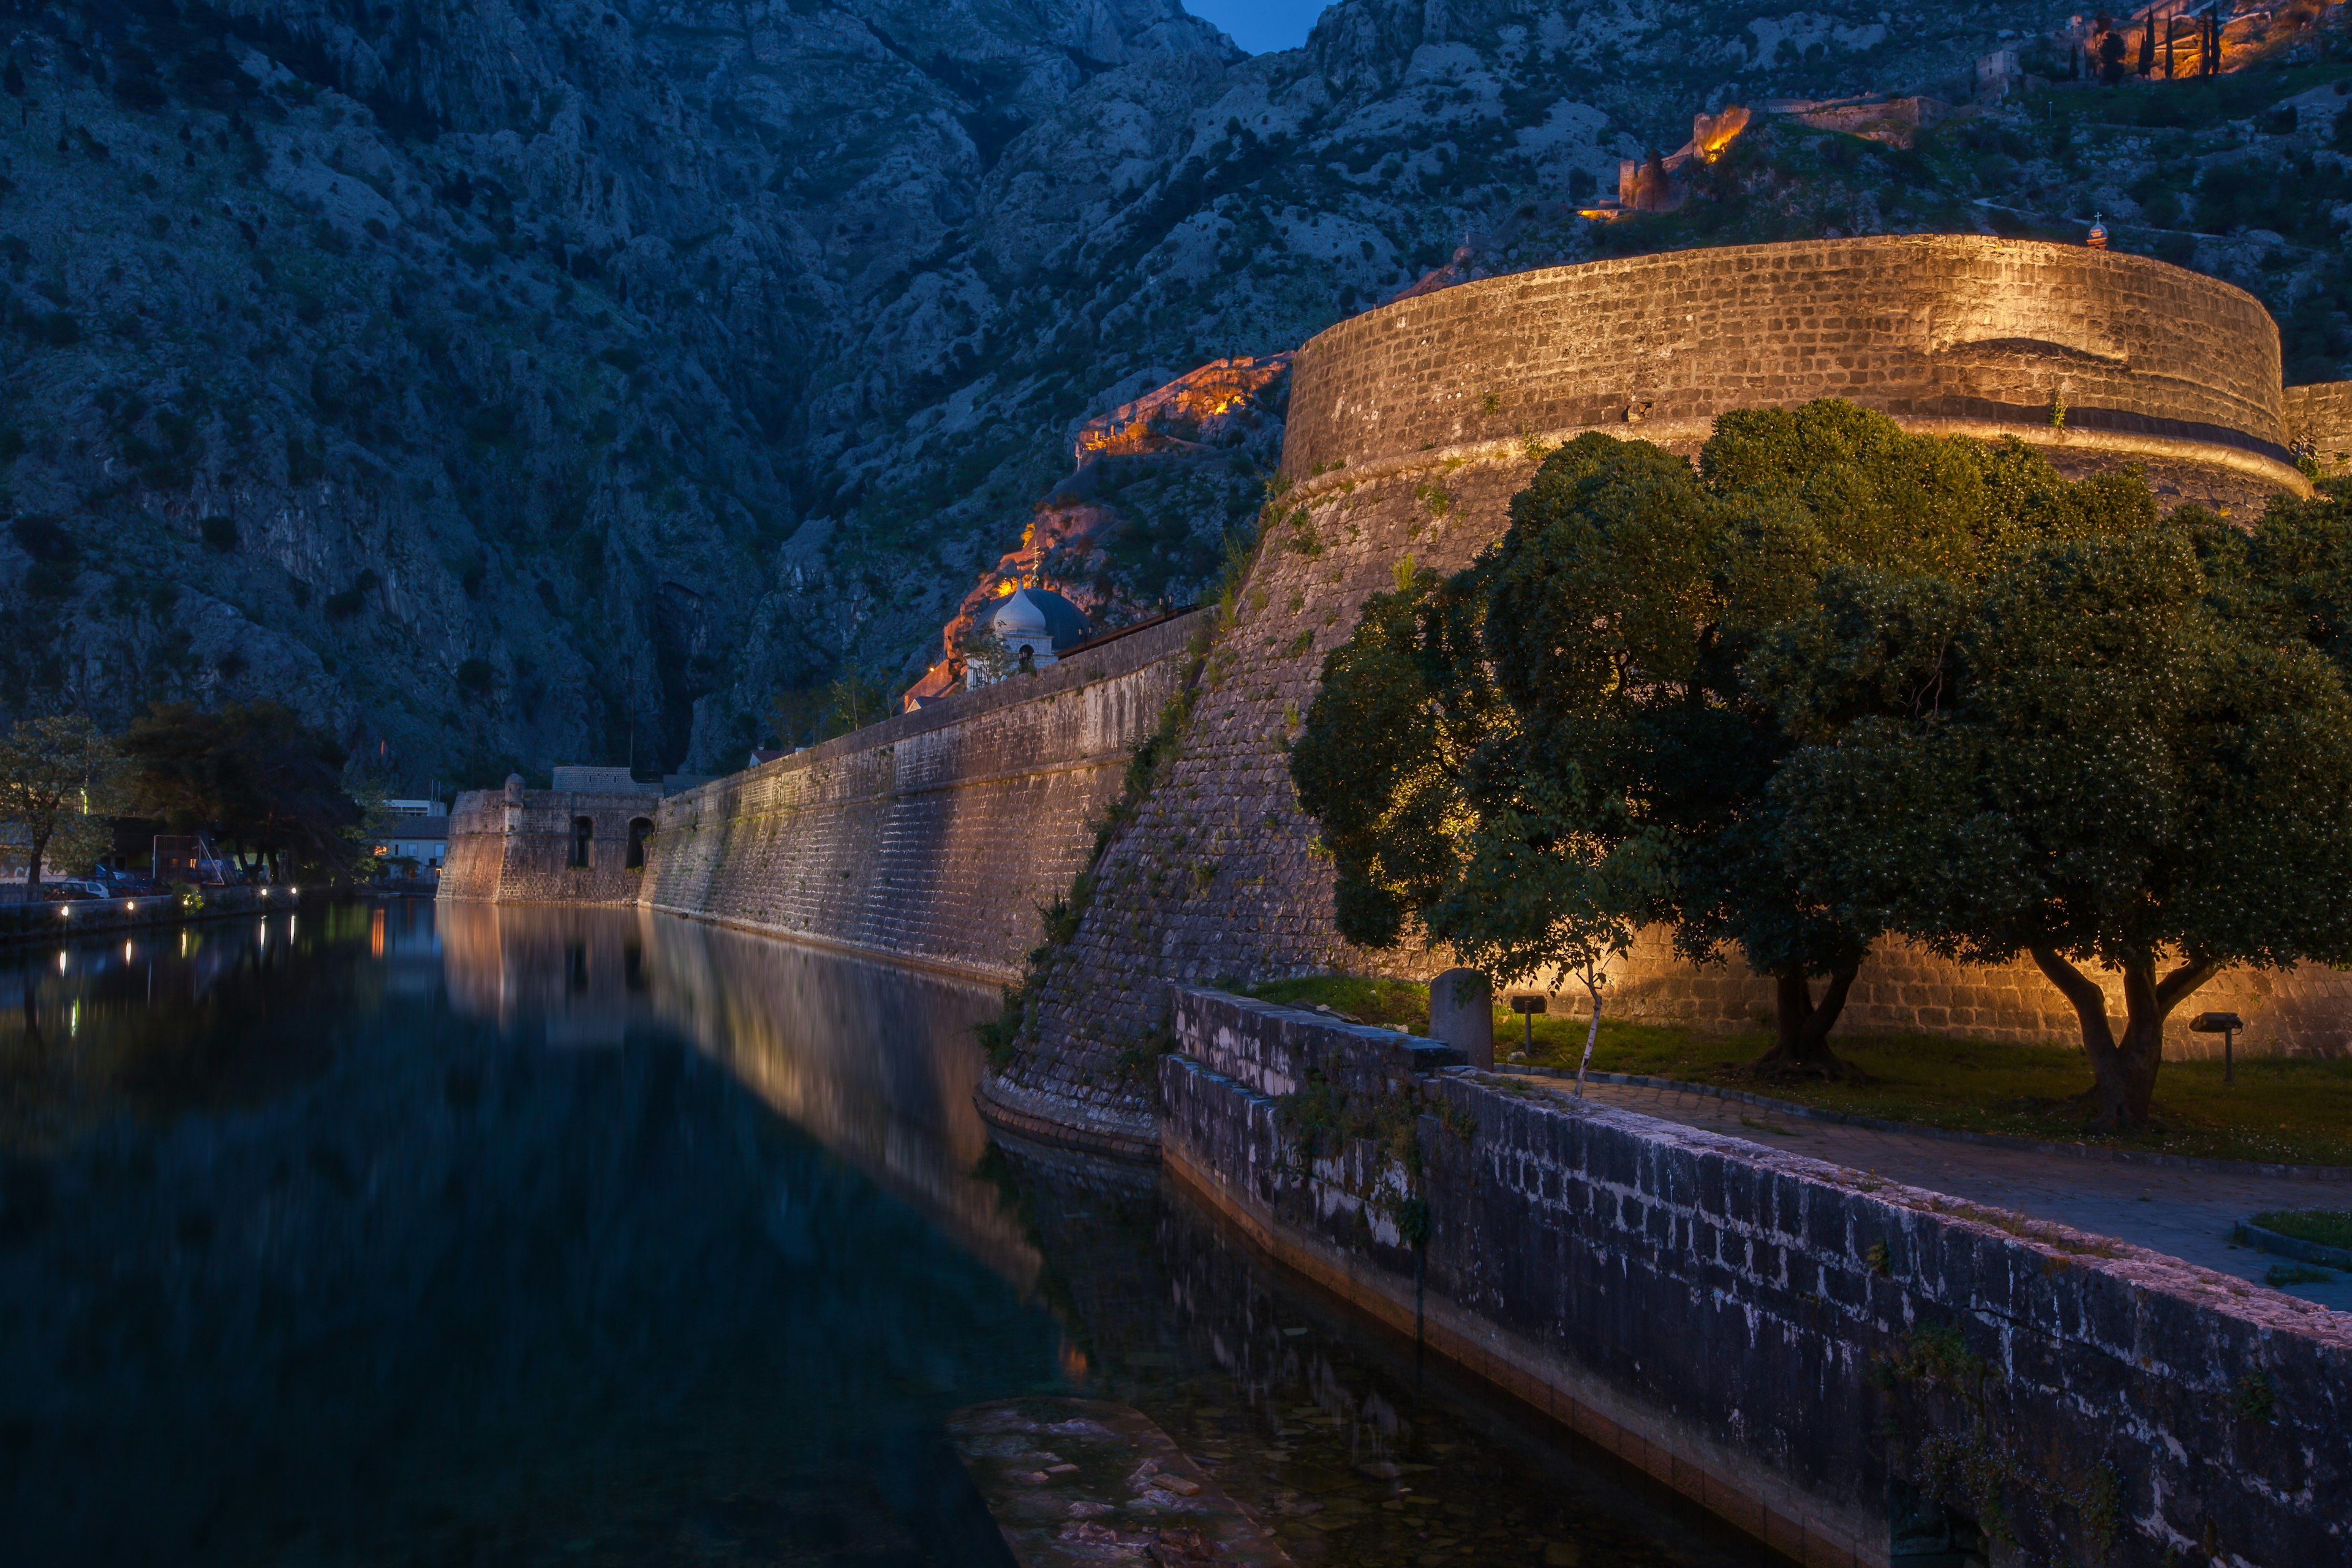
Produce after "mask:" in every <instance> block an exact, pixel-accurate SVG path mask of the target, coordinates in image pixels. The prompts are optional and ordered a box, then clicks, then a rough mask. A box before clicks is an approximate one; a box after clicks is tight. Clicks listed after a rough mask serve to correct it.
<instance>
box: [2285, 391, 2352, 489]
mask: <svg viewBox="0 0 2352 1568" xmlns="http://www.w3.org/2000/svg"><path fill="white" fill-rule="evenodd" d="M2285 415H2286V433H2287V438H2288V439H2289V440H2290V441H2291V442H2293V443H2294V449H2295V452H2296V454H2297V455H2298V456H2300V457H2304V458H2308V459H2309V460H2310V461H2311V462H2314V463H2315V464H2317V465H2318V466H2319V471H2320V473H2321V474H2322V475H2323V476H2325V477H2327V478H2332V479H2344V478H2347V477H2352V381H2323V382H2320V383H2318V384H2315V385H2312V386H2290V387H2288V388H2287V389H2286V405H2285Z"/></svg>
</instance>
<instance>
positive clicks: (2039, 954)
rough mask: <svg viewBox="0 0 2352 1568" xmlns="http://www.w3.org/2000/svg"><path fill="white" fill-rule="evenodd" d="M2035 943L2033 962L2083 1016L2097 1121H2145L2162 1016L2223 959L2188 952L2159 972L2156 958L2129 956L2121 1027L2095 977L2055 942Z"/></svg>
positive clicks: (2122, 1126)
mask: <svg viewBox="0 0 2352 1568" xmlns="http://www.w3.org/2000/svg"><path fill="white" fill-rule="evenodd" d="M2032 953H2033V962H2034V963H2035V965H2036V966H2037V967H2039V968H2040V969H2041V971H2042V973H2043V974H2044V975H2045V976H2047V977H2048V979H2049V981H2050V984H2053V985H2055V986H2056V987H2058V990H2059V992H2060V994H2063V996H2064V997H2065V998H2066V1000H2067V1001H2068V1002H2069V1003H2071V1004H2072V1005H2073V1006H2074V1016H2075V1017H2076V1018H2077V1019H2079V1020H2080V1021H2081V1023H2082V1027H2083V1054H2084V1056H2086V1057H2088V1058H2090V1059H2091V1078H2092V1079H2093V1084H2094V1087H2093V1089H2092V1091H2091V1092H2092V1094H2093V1095H2094V1096H2095V1107H2096V1109H2095V1110H2094V1112H2093V1114H2092V1117H2091V1127H2092V1129H2093V1130H2094V1131H2100V1132H2122V1131H2129V1130H2132V1129H2135V1128H2140V1127H2145V1126H2147V1122H2148V1113H2149V1110H2150V1108H2151V1107H2152V1106H2153V1104H2154V1103H2155V1100H2156V1074H2157V1069H2158V1068H2160V1067H2162V1066H2163V1065H2164V1021H2165V1019H2167V1018H2168V1017H2170V1016H2172V1010H2173V1009H2174V1008H2175V1007H2178V1006H2179V1005H2180V1004H2181V1003H2182V1002H2183V1001H2184V1000H2186V999H2187V997H2188V996H2189V994H2190V993H2191V992H2193V991H2195V990H2196V989H2197V988H2198V987H2199V986H2200V985H2202V984H2205V982H2207V981H2208V980H2210V979H2212V978H2213V976H2214V975H2215V974H2216V973H2219V971H2220V970H2221V965H2220V964H2218V963H2204V962H2201V961H2198V960H2190V961H2189V962H2187V963H2183V964H2181V966H2180V967H2179V968H2178V969H2176V970H2174V971H2173V972H2172V973H2169V974H2168V975H2166V976H2164V978H2162V979H2161V980H2159V979H2158V978H2157V974H2156V965H2155V964H2154V963H2127V964H2126V965H2125V966H2124V972H2123V973H2124V1028H2123V1033H2122V1034H2121V1035H2117V1034H2116V1029H2115V1025H2114V1022H2113V1021H2112V1020H2111V1019H2110V1018H2109V1017H2108V1016H2107V997H2106V993H2105V992H2104V991H2102V990H2100V989H2099V984H2098V982H2097V981H2095V980H2093V979H2092V978H2091V977H2090V976H2089V975H2087V974H2085V973H2083V972H2082V971H2081V970H2079V969H2077V968H2075V967H2074V964H2072V963H2069V962H2068V961H2067V960H2066V959H2064V958H2063V957H2062V956H2060V955H2059V953H2058V952H2057V951H2056V950H2055V949H2053V948H2047V947H2037V948H2034V949H2032Z"/></svg>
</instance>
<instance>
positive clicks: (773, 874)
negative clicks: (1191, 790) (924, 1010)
mask: <svg viewBox="0 0 2352 1568" xmlns="http://www.w3.org/2000/svg"><path fill="white" fill-rule="evenodd" d="M1197 625H1198V617H1197V616H1177V617H1174V618H1172V619H1170V620H1165V621H1160V622H1158V623H1156V624H1153V625H1150V626H1144V627H1141V628H1139V629H1138V630H1136V631H1134V632H1131V633H1129V634H1127V635H1125V636H1122V637H1117V638H1113V639H1106V640H1104V641H1102V642H1099V643H1097V644H1096V645H1095V646H1094V647H1087V648H1081V649H1079V650H1077V651H1076V652H1074V653H1072V654H1071V655H1069V656H1067V657H1066V658H1064V659H1062V660H1061V662H1059V663H1057V664H1055V666H1053V667H1052V668H1049V669H1046V670H1044V671H1042V672H1040V673H1039V674H1037V675H1035V676H1032V677H1025V678H1023V677H1016V678H1014V679H1009V680H1005V681H1002V682H999V683H998V684H996V685H994V686H991V687H987V688H984V689H981V690H978V691H973V692H966V693H959V694H956V695H954V696H951V697H950V698H948V699H947V700H944V701H941V702H938V703H935V704H932V705H929V706H927V707H925V708H923V709H921V710H918V711H916V712H912V713H904V714H900V715H898V717H896V718H893V719H889V720H887V721H884V722H882V723H880V724H876V725H872V726H869V727H868V728H866V729H864V730H860V731H856V732H855V733H854V734H849V735H845V736H842V737H841V738H839V739H837V740H834V741H829V742H825V743H824V745H821V746H814V747H811V748H809V749H808V750H806V751H803V752H795V753H793V755H791V756H789V757H782V758H779V759H778V760H776V761H774V762H772V763H764V764H762V765H761V766H759V767H756V768H753V769H751V770H750V771H748V772H746V773H736V774H732V775H730V776H729V777H727V778H723V779H719V780H715V781H713V782H712V783H709V784H703V785H701V786H699V787H698V788H696V789H692V790H688V791H684V792H681V793H679V794H677V795H672V796H670V797H669V798H668V799H667V800H665V801H663V802H662V803H661V808H660V816H659V830H658V832H657V834H656V837H655V840H654V847H653V853H652V855H651V857H650V858H651V860H652V862H653V865H652V869H651V870H650V871H649V872H648V873H647V875H646V880H645V886H644V889H643V893H642V895H641V898H640V901H641V902H642V903H644V904H646V905H648V906H650V907H652V908H654V909H656V910H667V911H669V912H672V913H676V914H684V915H692V916H696V917H698V918H702V919H707V920H712V921H719V922H721V923H724V924H726V925H730V926H735V927H740V928H741V929H744V930H749V931H763V932H767V933H769V934H772V935H776V936H782V937H789V938H793V939H794V940H797V941H802V942H814V943H817V944H820V945H824V946H830V947H838V948H845V949H850V950H855V951H857V952H865V953H868V954H872V955H876V956H880V957H887V958H890V959H894V960H898V961H900V962H906V963H917V964H921V965H926V966H929V967H932V968H935V969H941V970H946V971H949V972H951V973H957V974H961V975H964V976H968V977H971V978H976V979H987V980H996V981H1006V980H1013V979H1016V978H1018V977H1019V975H1020V973H1021V966H1022V962H1023V959H1024V956H1025V955H1026V953H1027V952H1028V951H1029V949H1030V948H1031V947H1032V946H1034V944H1035V943H1036V942H1037V940H1038V937H1039V935H1040V933H1041V930H1042V927H1041V924H1040V921H1039V911H1040V910H1042V909H1044V908H1045V906H1046V905H1048V904H1050V903H1051V902H1052V901H1053V900H1055V898H1056V897H1059V896H1061V895H1063V894H1065V893H1066V892H1067V891H1068V890H1069V887H1070V883H1071V879H1073V878H1074V877H1075V876H1076V874H1077V873H1078V872H1079V871H1081V870H1082V869H1084V868H1085V864H1086V859H1087V855H1088V854H1089V853H1090V852H1091V850H1092V848H1093V846H1094V836H1095V826H1096V823H1097V820H1098V819H1099V817H1100V816H1101V815H1102V813H1103V811H1104V809H1105V808H1106V807H1107V806H1108V805H1110V804H1111V803H1112V802H1113V801H1114V800H1116V799H1117V798H1118V794H1119V791H1120V788H1121V786H1122V784H1123V782H1124V778H1125V774H1126V771H1127V766H1128V763H1129V759H1130V758H1132V757H1133V755H1134V753H1135V751H1136V749H1137V748H1138V747H1139V746H1140V745H1141V744H1142V743H1143V742H1144V740H1145V739H1146V738H1147V737H1149V736H1150V733H1151V731H1152V730H1153V729H1154V727H1155V726H1157V724H1158V723H1159V721H1160V714H1161V711H1162V710H1164V709H1165V708H1166V706H1167V704H1168V701H1169V699H1170V698H1171V697H1173V696H1174V695H1175V693H1176V689H1177V684H1178V682H1179V680H1180V679H1181V676H1182V671H1183V668H1184V665H1185V663H1186V660H1185V657H1184V653H1185V648H1186V646H1187V642H1188V639H1189V638H1190V637H1192V633H1193V631H1194V629H1195V627H1196V626H1197Z"/></svg>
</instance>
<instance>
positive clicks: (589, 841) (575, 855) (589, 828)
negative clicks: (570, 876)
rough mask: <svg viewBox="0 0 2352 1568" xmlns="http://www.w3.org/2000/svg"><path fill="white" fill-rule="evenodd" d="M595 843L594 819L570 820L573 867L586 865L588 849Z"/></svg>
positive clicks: (576, 817)
mask: <svg viewBox="0 0 2352 1568" xmlns="http://www.w3.org/2000/svg"><path fill="white" fill-rule="evenodd" d="M595 842H596V819H595V818H594V817H593V816H575V817H573V818H572V864H573V865H574V866H585V865H587V864H588V850H589V847H590V846H591V845H593V844H594V843H595Z"/></svg>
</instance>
